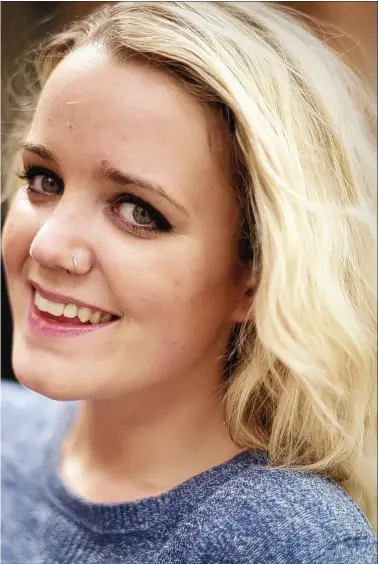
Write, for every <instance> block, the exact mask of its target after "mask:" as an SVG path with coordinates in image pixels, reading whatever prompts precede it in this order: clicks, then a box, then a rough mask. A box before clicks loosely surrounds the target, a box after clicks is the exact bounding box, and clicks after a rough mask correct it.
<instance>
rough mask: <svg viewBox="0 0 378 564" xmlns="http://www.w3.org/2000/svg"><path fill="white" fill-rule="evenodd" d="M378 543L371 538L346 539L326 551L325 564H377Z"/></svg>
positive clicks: (323, 560)
mask: <svg viewBox="0 0 378 564" xmlns="http://www.w3.org/2000/svg"><path fill="white" fill-rule="evenodd" d="M377 559H378V554H377V541H375V540H374V539H372V538H371V537H356V538H346V539H345V540H343V541H341V542H338V543H335V544H333V545H332V546H331V547H329V548H327V550H326V551H325V553H324V555H323V557H322V559H321V562H323V564H350V563H351V562H353V564H377Z"/></svg>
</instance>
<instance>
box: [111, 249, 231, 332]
mask: <svg viewBox="0 0 378 564" xmlns="http://www.w3.org/2000/svg"><path fill="white" fill-rule="evenodd" d="M145 244H146V245H147V243H145ZM152 244H154V243H152ZM212 257H213V260H211V256H210V255H209V253H207V252H206V251H204V250H203V249H201V248H199V247H198V246H195V244H192V245H183V244H182V242H180V241H179V240H177V241H176V242H175V243H173V242H172V244H170V245H169V249H168V248H167V249H164V248H162V246H161V245H159V242H158V241H157V242H156V246H155V249H150V250H148V251H146V250H145V249H143V248H142V245H140V251H139V252H136V251H135V252H133V251H132V250H130V249H129V252H125V253H124V255H123V257H122V256H120V255H119V256H118V260H117V262H113V263H112V266H110V265H109V267H108V268H107V270H108V272H109V273H112V275H111V277H109V279H108V281H109V285H110V286H111V290H112V292H113V293H114V295H115V296H117V300H118V303H119V304H120V306H121V308H122V310H123V311H124V313H125V316H126V317H129V318H130V319H131V320H133V321H136V322H137V323H140V324H141V326H143V327H144V328H147V327H148V330H149V331H153V332H154V333H155V334H156V333H157V334H159V335H163V336H164V334H165V335H168V334H170V335H172V334H174V333H173V332H174V331H176V332H177V335H178V334H179V333H182V332H184V333H185V332H191V331H192V329H193V328H196V330H198V327H200V329H201V330H204V331H206V330H209V329H210V328H211V330H212V331H213V330H214V328H216V327H217V325H218V324H219V323H220V322H222V321H224V316H225V314H226V313H227V311H228V308H229V306H230V301H232V288H231V285H230V277H229V269H228V268H227V267H223V268H222V267H221V266H220V260H218V258H219V257H216V256H215V255H214V253H213V254H212ZM122 258H123V260H121V259H122Z"/></svg>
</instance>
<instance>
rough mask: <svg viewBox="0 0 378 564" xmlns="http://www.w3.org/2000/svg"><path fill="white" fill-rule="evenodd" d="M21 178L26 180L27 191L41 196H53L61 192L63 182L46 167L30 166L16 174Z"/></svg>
mask: <svg viewBox="0 0 378 564" xmlns="http://www.w3.org/2000/svg"><path fill="white" fill-rule="evenodd" d="M18 176H19V177H20V178H21V179H22V180H27V181H28V184H27V192H28V193H34V194H39V195H41V196H43V195H46V196H55V195H59V194H61V193H62V190H63V182H62V180H61V179H60V178H59V177H58V176H57V175H56V174H54V173H53V172H51V171H50V170H48V169H45V168H41V167H36V166H31V167H25V170H24V171H23V172H22V173H21V174H19V175H18Z"/></svg>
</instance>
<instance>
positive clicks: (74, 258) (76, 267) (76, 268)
mask: <svg viewBox="0 0 378 564" xmlns="http://www.w3.org/2000/svg"><path fill="white" fill-rule="evenodd" d="M29 255H30V256H31V258H32V259H33V260H35V259H34V257H33V254H32V250H31V247H30V249H29ZM72 263H73V265H74V272H71V271H70V270H68V268H67V269H66V272H67V274H77V271H78V264H77V258H76V257H75V255H74V254H72Z"/></svg>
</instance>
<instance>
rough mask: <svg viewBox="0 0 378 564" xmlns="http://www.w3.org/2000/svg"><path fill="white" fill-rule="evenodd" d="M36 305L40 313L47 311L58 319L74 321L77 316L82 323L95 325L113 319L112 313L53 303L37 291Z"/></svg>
mask: <svg viewBox="0 0 378 564" xmlns="http://www.w3.org/2000/svg"><path fill="white" fill-rule="evenodd" d="M34 303H35V305H36V306H37V308H38V309H39V311H47V312H48V313H51V315H55V316H57V317H59V316H60V315H64V317H68V318H69V319H73V318H74V317H76V316H77V317H78V318H79V319H80V321H81V322H82V323H86V322H87V321H90V322H91V323H93V324H96V323H100V322H101V323H104V322H106V321H110V320H111V318H112V314H111V313H102V312H101V311H96V310H93V309H91V308H90V307H78V306H77V305H75V304H63V303H61V302H52V301H51V300H47V299H46V298H44V297H43V296H41V294H39V293H38V292H37V291H36V292H35V297H34Z"/></svg>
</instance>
